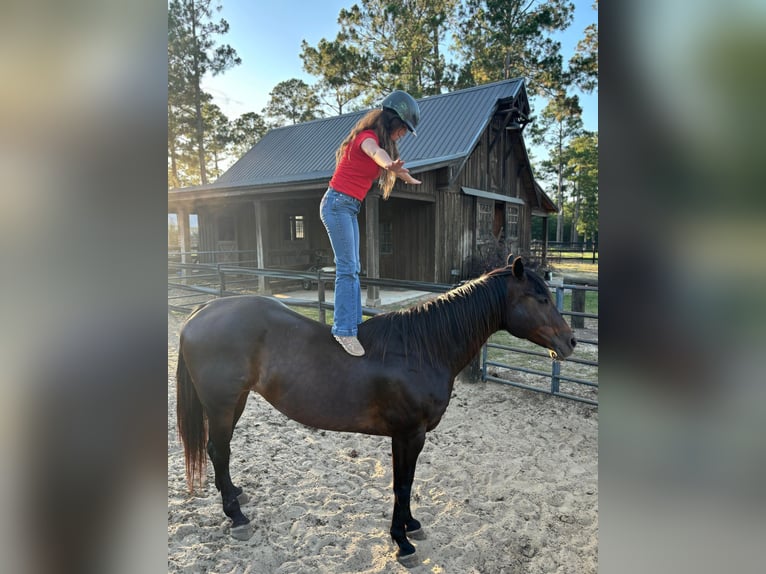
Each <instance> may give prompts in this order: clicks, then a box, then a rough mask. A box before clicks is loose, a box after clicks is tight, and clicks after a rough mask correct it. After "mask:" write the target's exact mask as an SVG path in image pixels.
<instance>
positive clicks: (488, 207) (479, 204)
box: [476, 199, 495, 243]
mask: <svg viewBox="0 0 766 574" xmlns="http://www.w3.org/2000/svg"><path fill="white" fill-rule="evenodd" d="M494 220H495V202H494V201H484V200H481V199H477V200H476V241H477V243H483V242H485V241H490V240H491V239H492V223H493V222H494Z"/></svg>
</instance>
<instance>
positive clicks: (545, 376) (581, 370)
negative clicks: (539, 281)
mask: <svg viewBox="0 0 766 574" xmlns="http://www.w3.org/2000/svg"><path fill="white" fill-rule="evenodd" d="M181 255H182V254H180V253H178V252H170V253H169V254H168V309H170V310H172V311H177V312H182V313H190V312H191V311H192V310H193V309H194V308H195V307H196V306H198V305H200V304H202V303H205V302H206V301H209V300H211V299H214V298H217V297H228V296H233V295H246V294H251V295H263V296H267V297H271V298H275V299H278V300H279V301H281V302H282V303H284V304H286V305H288V306H291V307H298V308H306V309H313V310H316V314H317V318H318V320H319V321H320V322H322V323H324V324H327V319H328V315H327V312H328V311H330V312H332V310H333V308H334V305H333V302H332V301H328V300H327V299H326V292H327V289H328V288H332V286H333V284H334V280H335V275H334V273H332V272H330V271H327V270H323V269H319V270H317V271H315V272H309V271H295V270H286V269H268V268H257V267H254V266H253V267H250V266H245V265H240V264H237V263H240V262H243V261H246V262H247V263H251V260H249V259H248V257H249V256H250V255H251V254H250V253H246V252H238V253H227V254H226V255H225V256H220V254H212V253H211V254H199V253H197V252H194V253H188V254H183V255H184V256H183V257H182V256H181ZM200 260H206V261H213V262H209V263H200V262H199V261H200ZM184 261H186V262H184ZM214 261H218V262H214ZM232 262H236V263H232ZM548 285H549V287H550V289H551V292H552V293H553V294H554V296H555V300H556V307H557V308H558V309H559V311H560V312H561V314H562V315H564V316H565V317H568V318H569V319H568V321H569V323H570V325H572V328H573V331H574V332H575V336H576V337H577V340H578V344H577V348H576V350H575V353H574V355H573V356H572V357H570V358H568V359H567V360H566V361H556V360H554V361H551V359H550V357H549V355H548V353H547V352H545V351H541V350H540V348H539V347H538V346H536V345H534V344H532V343H529V342H528V341H523V340H520V339H517V338H515V337H512V336H510V335H509V334H507V333H495V334H494V335H492V337H490V339H489V340H488V341H487V343H486V344H485V345H484V347H483V348H482V350H481V352H480V354H479V356H478V357H477V358H476V360H475V361H474V362H473V363H472V365H469V367H468V368H467V369H466V370H467V371H468V374H469V375H470V377H469V378H475V379H476V378H481V380H482V381H492V382H496V383H501V384H507V385H510V386H514V387H517V388H522V389H526V390H531V391H535V392H541V393H546V394H552V395H555V396H558V397H561V398H565V399H571V400H576V401H581V402H583V403H587V404H591V405H598V313H592V312H586V305H587V306H589V307H593V306H594V305H595V306H596V307H597V304H598V287H594V286H589V285H579V284H574V283H563V282H561V281H560V280H559V281H558V282H549V283H548ZM314 287H316V291H314ZM362 287H363V290H364V289H367V290H370V289H391V290H413V291H423V292H428V293H445V292H447V291H449V290H450V289H452V288H453V287H455V285H450V284H443V283H426V282H421V281H402V280H397V279H384V278H366V277H365V278H362ZM370 293H372V296H373V299H374V297H375V291H368V295H369V294H370ZM363 296H364V292H363ZM362 312H363V314H364V315H365V316H368V317H370V316H374V315H377V314H379V313H382V312H384V311H383V310H382V309H380V308H376V307H368V306H364V307H363V308H362ZM331 317H332V313H330V318H331Z"/></svg>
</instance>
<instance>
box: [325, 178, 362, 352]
mask: <svg viewBox="0 0 766 574" xmlns="http://www.w3.org/2000/svg"><path fill="white" fill-rule="evenodd" d="M361 205H362V202H361V201H359V200H358V199H356V198H353V197H351V196H350V195H346V194H345V193H340V192H338V191H335V190H334V189H332V188H331V187H329V188H327V191H326V192H325V194H324V197H322V202H321V203H320V204H319V217H320V218H321V220H322V223H324V226H325V229H327V235H329V236H330V244H331V245H332V250H333V253H334V254H335V312H334V314H333V326H332V333H333V335H338V336H340V337H356V333H357V326H358V325H359V324H360V323H361V322H362V289H361V286H360V284H359V272H360V270H361V268H362V265H361V261H360V259H359V221H358V220H357V216H358V215H359V209H360V208H361Z"/></svg>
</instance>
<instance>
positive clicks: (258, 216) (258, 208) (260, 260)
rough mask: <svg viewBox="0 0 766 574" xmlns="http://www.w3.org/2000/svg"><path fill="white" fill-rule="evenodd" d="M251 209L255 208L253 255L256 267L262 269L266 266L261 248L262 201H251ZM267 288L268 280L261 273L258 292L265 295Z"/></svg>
mask: <svg viewBox="0 0 766 574" xmlns="http://www.w3.org/2000/svg"><path fill="white" fill-rule="evenodd" d="M253 209H254V210H255V255H256V263H255V266H256V267H258V268H261V269H263V268H264V267H266V259H265V256H264V250H263V222H264V213H263V209H264V207H263V202H262V201H259V200H255V201H253ZM267 289H268V282H267V279H266V277H264V276H263V275H259V276H258V292H259V293H261V294H262V295H266V294H267V293H266V290H267Z"/></svg>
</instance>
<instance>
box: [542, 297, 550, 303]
mask: <svg viewBox="0 0 766 574" xmlns="http://www.w3.org/2000/svg"><path fill="white" fill-rule="evenodd" d="M540 303H542V304H543V305H547V304H548V303H550V301H548V298H547V297H541V298H540Z"/></svg>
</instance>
